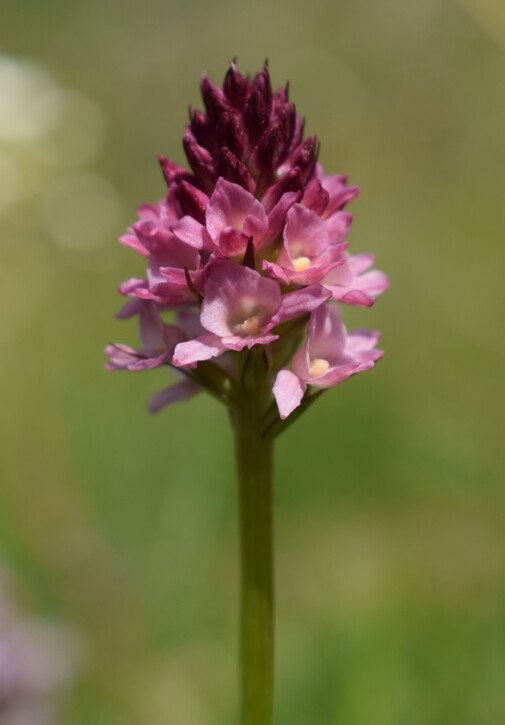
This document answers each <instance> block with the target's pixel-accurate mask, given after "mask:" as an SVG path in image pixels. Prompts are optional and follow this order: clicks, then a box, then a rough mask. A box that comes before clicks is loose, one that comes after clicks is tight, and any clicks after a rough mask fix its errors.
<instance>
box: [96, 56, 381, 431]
mask: <svg viewBox="0 0 505 725" xmlns="http://www.w3.org/2000/svg"><path fill="white" fill-rule="evenodd" d="M200 90H201V94H202V100H203V109H202V110H199V109H195V110H192V109H191V110H190V114H189V117H190V118H189V124H188V125H187V127H186V129H185V131H184V135H183V147H184V151H185V153H186V157H187V161H188V165H189V170H187V169H184V168H182V167H181V166H178V165H177V164H174V163H172V162H171V161H169V160H168V159H166V158H165V157H159V160H160V164H161V168H162V171H163V175H164V177H165V180H166V182H167V184H168V192H167V194H166V196H165V197H164V198H163V199H162V200H161V201H160V202H158V203H157V204H154V205H144V206H142V207H140V209H139V216H138V220H137V221H136V222H135V223H134V224H133V225H132V227H131V228H130V229H129V230H128V232H127V234H125V235H124V236H123V237H122V238H121V241H122V242H123V243H124V244H125V245H126V246H128V247H130V248H132V249H134V250H135V251H136V252H138V253H139V254H141V255H142V256H143V257H144V258H145V259H146V261H147V273H146V278H145V279H137V278H133V279H130V280H127V281H126V282H124V283H123V284H122V285H121V286H120V292H121V293H122V294H123V295H126V296H128V297H133V298H134V299H133V300H132V301H130V302H129V303H128V304H127V305H126V307H125V308H124V309H123V311H122V312H121V313H120V315H119V316H120V318H122V319H125V318H130V317H133V316H136V317H137V318H138V320H139V324H140V332H141V346H140V347H139V348H138V349H135V348H131V347H129V346H125V345H109V346H108V347H107V349H106V353H107V356H108V358H109V363H108V368H109V369H110V370H124V369H128V370H131V371H136V370H145V369H149V368H152V367H157V366H160V365H167V364H168V365H171V366H172V367H173V368H175V369H176V370H177V371H178V374H179V375H181V374H182V375H183V376H184V378H185V379H183V380H181V382H180V383H179V384H178V385H177V386H174V387H172V388H171V389H170V390H169V391H163V392H162V393H161V394H159V395H158V396H157V397H156V398H155V400H154V402H153V404H152V406H151V409H152V410H159V409H160V408H161V407H162V406H163V405H166V404H168V403H170V402H174V401H176V400H180V399H182V398H183V397H188V396H190V395H193V394H194V393H195V392H196V391H197V390H198V389H199V388H200V387H204V388H207V389H208V390H210V392H212V393H213V394H214V395H216V396H217V397H220V398H221V399H223V400H224V402H226V403H228V404H231V399H232V397H233V396H232V392H231V391H233V390H234V391H235V393H234V394H235V395H236V394H237V389H239V388H240V385H241V384H242V381H241V379H240V372H239V371H240V369H241V363H240V360H242V361H243V357H244V354H245V352H246V350H247V349H250V348H253V347H254V348H256V349H258V348H259V349H262V348H263V349H264V350H265V352H266V355H265V359H266V360H268V366H267V367H268V369H267V371H266V374H267V375H268V376H269V382H270V383H271V386H272V387H273V388H274V393H275V398H276V400H277V403H278V404H279V412H280V414H281V417H285V416H286V415H288V414H289V412H291V411H292V410H293V409H294V407H296V405H299V404H300V403H301V402H302V401H303V396H304V395H306V394H307V395H310V388H311V387H313V386H314V387H320V388H326V387H328V386H329V385H333V384H336V383H337V382H341V380H343V379H344V376H342V375H340V374H339V375H336V374H334V373H333V368H332V371H331V375H330V376H329V377H328V376H326V377H323V376H322V375H319V376H318V375H312V376H309V375H308V373H307V374H305V373H303V374H301V373H300V370H299V369H298V368H299V367H300V366H299V365H298V364H297V361H299V360H300V359H302V357H303V355H305V357H306V356H307V354H309V353H307V350H308V349H309V348H308V347H307V345H310V346H311V349H312V347H314V344H315V343H314V339H315V338H314V332H313V331H312V332H311V330H312V328H313V326H314V324H315V323H314V320H337V319H338V320H340V317H338V316H337V312H335V309H334V308H330V307H328V303H329V301H330V300H333V301H334V302H340V303H343V304H348V305H360V306H370V305H372V304H373V303H374V301H375V298H376V296H377V295H378V294H380V293H381V292H382V291H383V290H384V289H386V287H387V284H388V282H387V278H386V277H385V276H384V275H382V274H381V273H379V272H375V271H368V268H369V266H370V265H371V263H372V261H373V258H372V257H371V256H370V255H353V256H350V255H348V253H347V247H348V242H347V234H348V232H349V229H350V225H351V221H352V215H351V214H350V212H348V211H347V210H346V209H345V208H344V207H345V206H346V205H347V204H348V203H349V202H350V201H352V200H353V199H354V197H355V196H356V195H357V194H358V187H356V186H349V185H348V184H347V177H346V176H344V175H335V176H331V175H330V176H328V175H326V174H325V173H324V171H323V169H322V167H321V165H320V164H319V163H318V161H317V155H318V143H317V139H316V138H315V137H314V136H312V137H309V138H306V139H305V138H304V124H303V121H302V119H301V118H300V116H299V115H298V114H297V113H296V109H295V106H294V105H293V103H291V101H290V100H289V93H288V88H287V86H286V87H284V88H279V89H278V90H276V91H273V90H272V85H271V81H270V73H269V69H268V66H267V65H265V66H264V67H263V68H262V69H261V70H260V71H259V72H258V73H257V74H256V75H255V76H254V77H253V78H252V79H251V78H249V77H248V76H244V75H242V74H241V73H240V72H239V70H238V68H237V66H236V64H235V63H231V65H230V68H229V70H228V72H227V73H226V76H225V78H224V81H223V84H222V86H221V87H219V86H218V85H216V84H215V83H213V81H211V80H210V79H209V78H208V77H207V76H206V75H204V76H203V78H202V80H201V83H200ZM332 304H334V303H332ZM319 308H321V309H319ZM174 309H175V310H177V313H176V316H175V320H174V323H173V324H166V322H165V321H164V313H165V312H167V311H173V310H174ZM330 309H331V310H332V312H331V314H330ZM311 315H312V317H311ZM309 319H311V320H312V322H311V323H310V326H309ZM340 324H341V323H340V322H339V323H338V325H340ZM335 325H336V327H338V325H337V324H336V323H335ZM335 325H334V326H333V327H335ZM331 328H332V326H331V325H329V324H326V325H323V326H322V327H321V329H322V332H321V334H319V333H318V335H317V340H318V343H317V344H318V345H323V346H324V345H326V346H327V347H328V348H329V349H330V348H331V347H332V346H335V345H337V343H338V339H339V336H338V335H334V334H330V332H331ZM339 329H340V328H339ZM342 329H343V328H342ZM146 331H147V332H148V333H149V334H148V335H147V332H146ZM307 335H308V336H309V337H308V342H305V345H303V343H304V339H305V340H307ZM353 339H354V338H352V336H351V337H350V340H351V341H352V340H353ZM371 339H373V344H374V345H375V342H376V340H377V336H376V335H375V336H374V337H373V338H371ZM297 344H298V345H299V346H301V347H300V348H299V352H298V353H296V349H297V348H296V345H297ZM325 349H326V348H325ZM302 350H305V352H303V353H302V352H301V351H302ZM241 351H244V353H242V352H241ZM330 351H331V350H330ZM340 352H341V351H340V350H337V351H336V352H335V354H334V355H333V356H332V355H330V353H328V355H329V357H327V359H328V360H330V359H331V360H333V358H335V359H337V357H338V355H340ZM295 353H296V354H295ZM337 353H338V354H337ZM239 356H240V358H239ZM379 357H380V355H379V354H377V355H376V354H375V353H373V354H372V355H371V356H370V359H371V360H372V363H371V364H373V363H374V362H375V361H376V360H377V359H379ZM338 359H339V360H340V358H338ZM325 360H326V358H325ZM291 365H294V367H291ZM328 365H329V366H330V363H328ZM339 365H340V362H339ZM335 366H336V363H335ZM346 369H347V368H346ZM364 369H366V368H365V367H363V366H361V367H360V366H358V365H354V366H353V367H352V372H351V373H349V374H354V373H355V372H360V371H361V370H364ZM349 370H351V368H349ZM339 371H340V368H339ZM347 377H348V376H347ZM275 381H277V382H275ZM274 385H275V387H274ZM295 388H296V391H295V392H296V395H293V394H292V389H295ZM273 401H274V398H273V396H272V403H273ZM273 404H274V403H273Z"/></svg>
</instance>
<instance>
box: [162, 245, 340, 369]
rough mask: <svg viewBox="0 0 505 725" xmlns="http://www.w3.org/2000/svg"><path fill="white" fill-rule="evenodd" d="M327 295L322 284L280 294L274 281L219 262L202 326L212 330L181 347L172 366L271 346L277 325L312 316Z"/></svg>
mask: <svg viewBox="0 0 505 725" xmlns="http://www.w3.org/2000/svg"><path fill="white" fill-rule="evenodd" d="M328 297H329V292H327V291H326V290H324V288H322V287H321V286H320V285H313V286H310V287H305V288H304V289H302V290H297V291H295V292H290V293H288V294H286V295H281V291H280V288H279V285H278V283H277V282H275V281H274V280H272V279H268V278H266V277H262V276H261V275H260V274H258V272H256V271H255V270H253V269H249V268H248V267H244V266H242V265H239V264H237V263H235V262H232V261H231V260H228V259H224V258H220V259H218V260H217V261H215V262H214V263H213V265H212V266H211V268H210V271H209V277H208V280H207V284H206V285H205V296H204V299H203V302H202V309H201V315H200V322H201V324H202V327H204V328H205V330H207V332H206V333H205V334H203V335H201V336H200V337H197V338H196V339H194V340H191V341H188V342H183V343H180V344H179V345H177V347H176V348H175V353H174V357H173V361H172V362H173V364H174V365H176V366H184V365H189V364H192V363H195V362H198V361H201V360H209V359H210V358H213V357H217V356H218V355H221V354H222V353H223V352H225V351H226V350H235V351H239V350H242V349H243V348H245V347H247V348H251V347H253V345H268V344H269V343H271V342H274V340H276V339H277V338H278V335H276V334H274V333H273V332H272V330H273V328H274V327H276V326H277V325H280V324H281V323H282V322H285V321H286V320H289V319H292V318H293V317H297V316H298V315H301V314H304V313H307V312H311V311H312V310H314V309H315V308H316V307H318V306H319V305H321V304H323V303H324V302H325V300H326V299H328Z"/></svg>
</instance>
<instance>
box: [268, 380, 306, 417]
mask: <svg viewBox="0 0 505 725" xmlns="http://www.w3.org/2000/svg"><path fill="white" fill-rule="evenodd" d="M306 387H307V386H306V384H305V383H304V382H303V381H302V380H300V378H299V377H298V375H295V374H294V373H292V372H291V371H290V370H281V371H280V372H279V373H278V374H277V377H276V379H275V383H274V387H273V394H274V397H275V401H276V403H277V407H278V409H279V415H280V417H281V419H282V420H284V419H285V418H287V417H288V415H290V413H292V412H293V410H294V409H295V408H297V407H298V406H299V405H300V403H301V402H302V399H303V396H304V394H305V389H306Z"/></svg>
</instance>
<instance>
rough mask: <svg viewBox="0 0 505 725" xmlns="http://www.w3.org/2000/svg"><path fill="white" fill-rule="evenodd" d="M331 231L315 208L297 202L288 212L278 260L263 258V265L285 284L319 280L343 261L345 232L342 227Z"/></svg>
mask: <svg viewBox="0 0 505 725" xmlns="http://www.w3.org/2000/svg"><path fill="white" fill-rule="evenodd" d="M331 231H332V230H330V228H329V227H328V225H327V224H326V223H325V222H324V221H323V220H322V219H321V218H320V217H319V216H318V215H317V214H316V213H315V212H313V211H311V210H309V209H306V208H305V207H304V206H302V205H301V204H294V205H293V206H292V207H291V209H290V210H289V211H288V213H287V215H286V225H285V227H284V242H283V246H282V249H281V251H280V254H279V256H278V257H277V260H276V261H275V262H269V261H268V260H266V259H265V260H263V269H264V270H265V271H266V272H267V273H268V274H269V275H270V276H272V277H274V278H277V279H278V280H280V281H281V282H283V283H284V284H286V285H288V284H299V285H307V284H314V283H315V282H319V281H320V280H321V279H322V278H323V277H324V276H325V275H326V274H327V273H328V272H329V271H330V270H331V269H333V268H334V267H335V266H337V265H339V264H342V263H343V262H344V259H343V257H342V252H343V251H344V250H345V249H346V248H347V244H346V243H345V242H343V241H342V238H343V236H344V233H345V232H343V229H339V230H337V233H336V234H333V236H332V234H331Z"/></svg>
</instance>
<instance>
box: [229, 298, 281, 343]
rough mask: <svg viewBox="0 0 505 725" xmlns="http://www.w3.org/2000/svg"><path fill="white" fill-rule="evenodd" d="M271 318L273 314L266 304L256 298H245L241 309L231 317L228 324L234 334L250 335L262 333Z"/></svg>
mask: <svg viewBox="0 0 505 725" xmlns="http://www.w3.org/2000/svg"><path fill="white" fill-rule="evenodd" d="M270 319H271V315H270V314H269V311H268V310H267V309H266V308H265V306H264V305H262V304H261V303H257V302H256V301H254V300H250V301H248V300H243V301H242V305H241V307H240V309H239V310H237V312H234V313H233V314H232V315H231V316H230V317H229V319H228V325H229V328H230V331H231V332H232V333H233V335H238V336H239V337H249V336H254V335H258V334H260V333H261V332H262V330H263V329H264V327H265V325H266V324H267V323H268V322H269V321H270Z"/></svg>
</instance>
